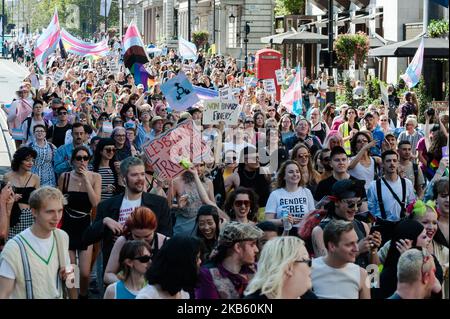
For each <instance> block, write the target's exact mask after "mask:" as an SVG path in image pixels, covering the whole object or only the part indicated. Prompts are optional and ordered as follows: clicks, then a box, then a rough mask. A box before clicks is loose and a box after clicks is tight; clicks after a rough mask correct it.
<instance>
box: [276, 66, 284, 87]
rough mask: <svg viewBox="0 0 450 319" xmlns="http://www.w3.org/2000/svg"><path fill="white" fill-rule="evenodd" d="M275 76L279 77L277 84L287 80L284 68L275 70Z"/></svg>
mask: <svg viewBox="0 0 450 319" xmlns="http://www.w3.org/2000/svg"><path fill="white" fill-rule="evenodd" d="M275 76H276V78H277V85H282V84H284V82H285V79H284V72H283V70H282V69H279V70H275Z"/></svg>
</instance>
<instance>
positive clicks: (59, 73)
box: [53, 69, 64, 83]
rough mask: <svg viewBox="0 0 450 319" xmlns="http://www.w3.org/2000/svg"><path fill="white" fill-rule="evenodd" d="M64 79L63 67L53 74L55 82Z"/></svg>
mask: <svg viewBox="0 0 450 319" xmlns="http://www.w3.org/2000/svg"><path fill="white" fill-rule="evenodd" d="M62 79H64V71H63V70H61V69H58V70H57V71H56V72H55V74H53V82H55V83H58V82H59V81H61V80H62Z"/></svg>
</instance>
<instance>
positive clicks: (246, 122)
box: [244, 121, 255, 124]
mask: <svg viewBox="0 0 450 319" xmlns="http://www.w3.org/2000/svg"><path fill="white" fill-rule="evenodd" d="M244 123H245V124H253V123H255V122H253V121H245V122H244Z"/></svg>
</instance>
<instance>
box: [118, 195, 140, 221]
mask: <svg viewBox="0 0 450 319" xmlns="http://www.w3.org/2000/svg"><path fill="white" fill-rule="evenodd" d="M141 202H142V197H141V198H139V199H136V200H129V199H128V198H125V197H124V198H123V200H122V205H121V206H120V210H119V224H121V225H125V222H126V220H127V218H128V216H130V215H131V213H132V212H134V209H135V208H136V207H139V206H141Z"/></svg>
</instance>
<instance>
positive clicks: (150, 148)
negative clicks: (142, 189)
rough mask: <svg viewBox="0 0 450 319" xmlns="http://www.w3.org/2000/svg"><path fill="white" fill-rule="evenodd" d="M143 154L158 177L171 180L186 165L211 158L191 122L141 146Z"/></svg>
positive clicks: (184, 123)
mask: <svg viewBox="0 0 450 319" xmlns="http://www.w3.org/2000/svg"><path fill="white" fill-rule="evenodd" d="M143 150H144V154H145V156H146V157H147V159H148V160H149V162H150V163H151V165H152V166H153V169H154V171H155V172H156V173H157V175H158V176H160V177H161V178H164V179H173V178H175V177H177V176H178V175H180V174H181V173H182V172H183V171H184V170H185V169H186V168H185V166H186V163H187V162H190V163H193V164H195V163H201V162H202V161H205V160H207V159H210V158H211V156H212V155H211V150H210V148H209V147H208V145H207V144H206V142H205V141H203V139H202V134H201V132H200V130H199V129H198V127H197V126H196V125H195V124H194V121H192V120H186V121H183V122H182V123H180V124H179V125H177V126H176V127H175V128H173V129H171V130H169V131H167V132H166V133H165V134H163V135H161V136H159V137H157V138H156V139H154V140H152V141H148V142H147V143H145V144H144V145H143Z"/></svg>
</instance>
